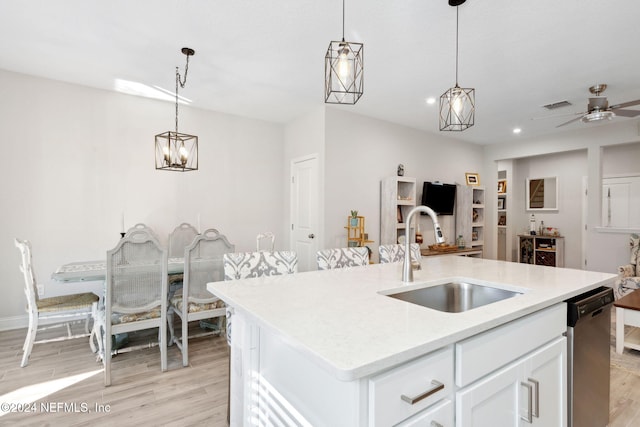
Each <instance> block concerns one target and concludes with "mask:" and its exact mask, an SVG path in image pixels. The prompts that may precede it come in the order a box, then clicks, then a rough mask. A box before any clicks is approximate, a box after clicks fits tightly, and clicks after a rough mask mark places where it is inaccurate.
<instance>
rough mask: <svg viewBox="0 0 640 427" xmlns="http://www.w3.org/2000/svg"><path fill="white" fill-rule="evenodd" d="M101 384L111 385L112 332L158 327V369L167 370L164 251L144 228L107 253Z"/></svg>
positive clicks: (165, 266)
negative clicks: (102, 380)
mask: <svg viewBox="0 0 640 427" xmlns="http://www.w3.org/2000/svg"><path fill="white" fill-rule="evenodd" d="M102 319H103V321H104V325H103V327H104V337H103V339H104V345H103V346H104V355H103V362H104V384H105V386H109V385H111V358H112V347H113V343H112V339H111V337H112V336H113V335H116V334H122V333H128V332H133V331H139V330H145V329H151V328H158V329H159V337H158V344H159V347H160V369H161V370H162V371H166V370H167V250H166V249H164V248H162V247H161V246H160V243H159V242H158V241H157V240H156V239H155V238H154V237H153V236H152V235H151V234H149V233H148V232H146V231H144V230H134V231H132V232H130V233H128V234H127V235H126V236H125V237H124V238H122V239H121V240H120V241H119V242H118V244H117V245H116V247H115V248H113V249H111V250H110V251H108V252H107V275H106V296H105V304H104V313H103V316H102Z"/></svg>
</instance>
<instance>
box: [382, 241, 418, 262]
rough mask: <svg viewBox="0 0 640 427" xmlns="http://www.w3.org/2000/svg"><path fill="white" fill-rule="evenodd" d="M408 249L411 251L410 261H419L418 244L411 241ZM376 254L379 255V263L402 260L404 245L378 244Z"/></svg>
mask: <svg viewBox="0 0 640 427" xmlns="http://www.w3.org/2000/svg"><path fill="white" fill-rule="evenodd" d="M409 251H410V252H411V262H417V263H419V262H420V260H421V259H422V254H421V253H420V245H419V244H417V243H411V244H410V245H409ZM378 255H379V256H380V264H386V263H388V262H401V261H404V245H380V246H378Z"/></svg>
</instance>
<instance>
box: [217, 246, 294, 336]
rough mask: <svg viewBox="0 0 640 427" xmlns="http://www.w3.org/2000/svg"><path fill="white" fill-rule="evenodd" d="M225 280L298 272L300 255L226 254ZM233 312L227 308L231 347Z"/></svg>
mask: <svg viewBox="0 0 640 427" xmlns="http://www.w3.org/2000/svg"><path fill="white" fill-rule="evenodd" d="M223 262H224V280H238V279H246V278H249V277H262V276H277V275H280V274H291V273H297V272H298V255H297V254H296V253H295V252H291V251H260V252H234V253H228V254H224V256H223ZM232 315H233V313H232V310H231V309H229V308H227V312H226V317H227V325H226V336H227V342H228V343H229V345H231V317H232Z"/></svg>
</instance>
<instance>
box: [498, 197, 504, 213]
mask: <svg viewBox="0 0 640 427" xmlns="http://www.w3.org/2000/svg"><path fill="white" fill-rule="evenodd" d="M498 209H500V210H503V209H506V205H505V203H504V197H498Z"/></svg>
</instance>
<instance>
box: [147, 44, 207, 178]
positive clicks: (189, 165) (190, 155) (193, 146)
mask: <svg viewBox="0 0 640 427" xmlns="http://www.w3.org/2000/svg"><path fill="white" fill-rule="evenodd" d="M182 53H183V54H185V55H186V56H187V65H186V66H185V68H184V80H182V79H181V78H180V72H179V69H178V67H176V128H175V132H174V131H166V132H164V133H161V134H159V135H156V169H161V170H168V171H178V172H188V171H195V170H198V137H197V136H195V135H188V134H186V133H180V132H178V87H181V88H184V85H185V84H186V83H187V73H188V72H189V57H190V56H193V55H194V54H195V51H194V50H193V49H191V48H188V47H183V48H182Z"/></svg>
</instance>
